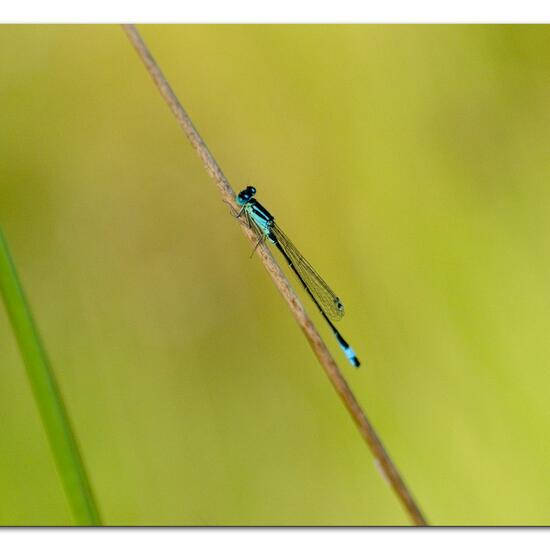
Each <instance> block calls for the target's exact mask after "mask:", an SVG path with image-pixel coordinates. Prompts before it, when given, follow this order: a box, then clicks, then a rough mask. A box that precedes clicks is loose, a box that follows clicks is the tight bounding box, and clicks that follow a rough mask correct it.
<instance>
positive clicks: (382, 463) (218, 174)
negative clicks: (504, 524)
mask: <svg viewBox="0 0 550 550" xmlns="http://www.w3.org/2000/svg"><path fill="white" fill-rule="evenodd" d="M122 27H123V29H124V31H125V32H126V34H127V36H128V39H129V40H130V42H131V43H132V44H133V46H134V48H135V49H136V51H137V53H138V55H139V57H140V58H141V60H142V61H143V63H144V65H145V68H146V69H147V71H148V72H149V74H150V76H151V78H152V79H153V81H154V83H155V84H156V86H157V87H158V89H159V91H160V93H161V95H162V97H164V99H165V101H166V103H168V106H169V107H170V109H171V111H172V113H173V114H174V116H175V117H176V119H177V121H178V122H179V124H180V126H181V127H182V129H183V131H184V132H185V135H186V136H187V138H188V139H189V141H190V142H191V145H192V146H193V147H194V148H195V151H196V152H197V154H198V155H199V157H200V158H201V160H202V163H203V165H204V168H205V169H206V171H207V172H208V174H209V175H210V177H211V178H212V179H213V180H214V182H215V183H216V186H217V187H218V190H219V191H220V194H221V196H222V199H223V200H224V201H225V202H227V203H229V204H232V205H234V206H235V207H236V203H235V192H234V191H233V189H232V187H231V186H230V185H229V182H228V181H227V178H226V177H225V176H224V174H223V172H222V170H221V168H220V166H219V165H218V163H217V162H216V160H215V159H214V157H213V156H212V153H211V152H210V151H209V149H208V147H207V146H206V143H205V142H204V141H203V139H202V138H201V136H200V134H199V133H198V131H197V129H196V128H195V126H194V125H193V122H192V121H191V118H190V117H189V115H188V114H187V112H186V111H185V109H184V108H183V106H182V105H181V103H180V102H179V100H178V98H177V97H176V94H175V93H174V91H173V90H172V88H171V86H170V84H169V83H168V81H167V80H166V78H165V76H164V75H163V74H162V71H161V70H160V67H159V66H158V64H157V63H156V61H155V60H154V58H153V56H152V55H151V53H150V51H149V49H148V48H147V46H146V45H145V42H144V41H143V39H142V38H141V36H140V34H139V32H138V30H137V29H136V28H135V26H134V25H122ZM241 227H242V229H243V231H244V232H245V234H246V235H247V237H248V239H249V240H250V242H251V243H252V244H254V245H256V241H257V236H256V235H255V233H254V232H253V231H252V230H251V229H250V228H248V227H247V226H246V225H244V224H241ZM256 250H257V254H258V256H259V257H260V258H261V260H262V262H263V264H264V266H265V268H266V269H267V271H268V273H269V274H270V275H271V278H272V279H273V282H274V283H275V286H276V287H277V289H278V290H279V292H280V293H281V294H282V296H283V298H284V299H285V301H286V303H287V304H288V307H289V309H290V311H291V313H292V315H293V316H294V318H295V319H296V322H297V323H298V325H299V326H300V328H301V329H302V332H303V333H304V335H305V337H306V339H307V340H308V342H309V344H310V345H311V347H312V349H313V352H314V353H315V355H316V356H317V359H318V360H319V363H321V366H322V367H323V369H324V370H325V372H326V374H327V376H328V378H329V380H330V382H331V383H332V385H333V387H334V389H335V390H336V392H337V393H338V395H339V396H340V398H341V399H342V401H343V402H344V405H345V406H346V408H347V409H348V411H349V413H350V415H351V417H352V418H353V420H354V422H355V424H356V425H357V427H358V428H359V432H360V433H361V435H362V437H363V439H364V440H365V441H366V443H367V445H368V446H369V448H370V450H371V452H372V453H373V455H374V457H375V461H376V463H377V465H378V466H379V468H380V470H381V471H382V474H383V477H384V478H385V479H386V481H388V482H389V484H390V485H391V487H392V489H393V490H394V492H395V494H396V496H397V497H398V499H399V500H400V501H401V503H402V505H403V506H404V508H405V510H406V511H407V513H408V514H409V516H410V518H411V520H412V522H413V523H414V524H415V525H427V521H426V519H425V518H424V516H423V515H422V512H421V511H420V509H419V507H418V505H417V504H416V502H415V500H414V498H413V496H412V494H411V491H410V490H409V489H408V487H407V486H406V485H405V482H404V481H403V479H402V478H401V476H400V474H399V472H398V471H397V468H396V467H395V465H394V464H393V462H392V460H391V458H390V457H389V455H388V453H387V452H386V450H385V448H384V446H383V444H382V442H381V441H380V438H379V437H378V435H377V433H376V431H375V430H374V428H373V426H372V424H371V423H370V421H369V419H368V418H367V416H366V415H365V413H364V411H363V409H362V408H361V406H360V405H359V403H358V401H357V399H356V398H355V396H354V395H353V392H352V391H351V389H350V387H349V386H348V384H347V382H346V380H345V378H344V377H343V375H342V373H341V372H340V369H339V368H338V366H337V364H336V362H335V361H334V359H333V358H332V356H331V354H330V352H329V350H328V348H327V346H326V344H325V343H324V341H323V339H322V338H321V336H320V335H319V332H318V331H317V329H316V328H315V326H314V325H313V322H312V321H311V319H310V318H309V316H308V314H307V312H306V310H305V309H304V306H303V305H302V303H301V302H300V300H299V299H298V297H297V296H296V293H295V292H294V290H293V288H292V287H291V285H290V282H289V281H288V279H287V277H286V275H285V274H284V273H283V271H282V270H281V268H280V267H279V265H278V264H277V263H276V262H275V260H274V258H273V256H272V254H271V252H270V250H269V248H268V247H267V245H265V244H262V245H260V246H258V247H257V249H256Z"/></svg>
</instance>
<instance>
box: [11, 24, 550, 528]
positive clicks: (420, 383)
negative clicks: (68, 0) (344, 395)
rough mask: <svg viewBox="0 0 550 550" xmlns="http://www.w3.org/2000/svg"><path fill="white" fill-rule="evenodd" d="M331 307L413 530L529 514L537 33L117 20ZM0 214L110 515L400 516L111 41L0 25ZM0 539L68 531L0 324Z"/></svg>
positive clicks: (541, 421) (537, 287) (538, 325)
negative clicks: (26, 528)
mask: <svg viewBox="0 0 550 550" xmlns="http://www.w3.org/2000/svg"><path fill="white" fill-rule="evenodd" d="M140 29H141V32H142V34H143V36H144V38H145V40H146V41H147V42H148V44H149V47H150V48H151V49H152V51H153V53H154V55H155V56H156V58H157V60H158V61H159V63H160V65H161V66H162V68H163V69H164V71H165V73H166V75H167V77H168V78H169V80H170V81H171V83H172V85H173V87H174V89H175V91H176V93H177V94H178V95H179V97H180V99H181V101H182V103H183V104H184V106H185V107H186V108H187V110H188V111H189V113H190V115H191V116H192V117H193V119H194V121H195V123H196V125H197V127H198V129H199V131H200V132H201V133H202V135H203V137H204V139H205V140H206V142H207V143H208V144H209V146H210V148H211V150H212V152H213V153H214V155H215V157H216V158H217V160H218V161H219V162H220V164H221V165H222V167H223V169H224V172H225V173H226V175H227V177H228V178H229V180H230V182H231V183H232V184H233V186H234V187H235V188H236V189H237V190H239V189H240V188H242V187H244V186H246V185H254V186H256V187H257V189H258V198H259V200H260V201H262V202H263V203H264V204H265V205H266V206H267V207H268V208H269V209H270V210H271V211H272V212H273V213H274V214H275V215H276V216H277V219H278V221H279V223H280V225H281V226H282V227H283V228H284V230H285V231H286V232H287V233H288V234H289V235H290V236H291V237H292V239H293V240H294V241H295V243H296V244H297V245H298V246H299V248H300V249H301V250H302V251H303V252H304V254H305V255H306V256H307V257H308V259H309V260H310V261H311V262H312V264H313V265H314V266H315V267H316V268H318V270H319V271H320V273H321V274H322V275H323V276H324V277H326V279H327V281H328V282H329V283H330V284H331V285H332V286H333V287H334V289H335V290H336V291H337V292H338V294H339V295H340V296H341V297H342V299H343V301H344V303H345V304H346V308H347V315H346V317H345V319H344V320H343V321H342V323H341V325H340V327H341V329H342V332H343V334H344V335H345V336H346V337H347V338H348V339H349V340H350V342H352V344H353V345H354V347H355V348H356V350H357V352H358V354H359V356H360V357H361V359H362V360H363V367H362V368H361V369H359V370H353V369H352V368H350V367H348V366H347V364H346V362H345V358H344V357H343V355H342V354H341V352H340V351H339V349H338V347H337V345H336V344H335V342H334V339H333V338H332V336H331V335H330V332H329V331H328V330H327V328H326V327H325V325H324V323H323V322H322V319H320V318H319V315H317V313H316V312H315V311H314V308H313V307H311V305H310V303H309V302H308V301H307V300H305V298H304V301H305V303H306V306H307V307H308V309H309V310H310V311H311V313H312V315H313V317H314V319H315V320H316V321H317V322H318V326H319V329H320V330H321V331H322V334H324V335H326V337H327V343H328V344H329V345H330V346H331V349H333V350H334V354H335V357H336V358H337V360H338V361H339V363H340V364H341V366H342V369H344V372H345V374H346V376H347V378H348V380H349V382H350V384H351V386H352V388H353V389H354V391H355V392H356V394H357V396H358V397H359V399H360V401H361V403H362V404H363V405H364V407H365V408H366V411H367V414H368V415H369V416H370V418H371V419H372V421H373V422H374V424H375V426H376V428H377V429H378V430H379V433H380V435H381V437H382V439H383V440H384V442H385V444H386V445H387V447H388V450H389V452H390V454H391V455H392V457H393V459H394V460H395V462H396V464H397V466H398V467H399V468H400V470H401V471H402V473H403V475H404V477H405V479H406V481H407V482H408V483H409V484H410V486H411V488H412V491H413V493H414V495H415V496H416V498H417V499H418V502H419V504H420V506H421V508H422V509H423V510H424V512H425V513H426V515H427V517H428V519H429V520H430V521H431V522H432V523H434V524H446V525H458V524H468V525H478V524H490V525H505V524H526V525H531V524H549V523H550V467H549V462H550V437H549V433H550V410H549V406H548V388H549V387H550V368H549V366H550V338H549V336H548V332H549V329H550V282H549V281H550V256H549V254H548V250H549V247H550V218H549V216H548V212H549V209H550V187H549V185H548V181H549V179H548V174H549V172H550V154H549V151H550V131H549V128H550V28H548V27H545V26H239V25H236V26H159V25H157V26H141V27H140ZM0 67H1V77H0V102H1V106H2V107H1V113H2V115H1V116H2V131H1V132H0V159H1V160H0V223H1V224H2V226H3V228H4V231H5V233H6V237H7V239H8V240H9V242H10V245H11V248H12V252H13V254H14V257H15V260H16V262H17V265H18V269H19V271H20V274H21V277H22V280H23V283H24V285H25V287H26V291H27V294H28V297H29V300H30V302H31V305H32V307H33V310H34V314H35V317H36V320H37V322H38V325H39V328H40V331H41V334H42V336H43V339H44V341H45V344H46V347H47V350H48V353H49V355H50V358H51V360H52V364H53V366H54V368H55V371H56V374H57V377H58V380H59V383H60V386H61V388H62V391H63V394H64V396H65V399H66V402H67V406H68V408H69V411H70V414H71V418H72V421H73V424H74V426H75V430H76V432H77V435H78V439H79V441H80V444H81V448H82V451H83V454H84V458H85V461H86V464H87V466H88V469H89V472H90V476H91V480H92V482H93V485H94V488H95V492H96V496H97V498H98V501H99V505H100V508H101V511H102V515H103V518H104V520H105V522H106V523H108V524H111V525H115V524H128V525H143V524H146V525H167V524H178V525H216V524H225V525H299V524H310V525H401V524H408V523H409V521H408V519H407V516H406V515H405V513H404V512H403V511H402V509H401V506H400V504H399V503H398V502H397V500H396V498H395V497H394V495H393V494H392V492H391V491H390V489H389V487H388V486H387V485H386V484H385V482H384V481H383V480H382V478H381V477H380V475H379V473H378V471H377V470H376V468H375V466H374V464H373V460H372V457H371V455H370V453H369V451H368V449H367V448H366V446H365V444H364V442H363V441H362V440H361V438H360V437H359V435H358V433H357V430H356V428H355V426H354V424H353V423H352V421H351V419H350V418H349V416H348V414H347V412H346V411H345V410H344V408H343V406H342V405H341V403H340V400H339V399H338V397H337V396H336V394H335V393H334V391H333V390H332V388H331V386H330V384H329V383H328V381H327V379H326V377H325V375H324V373H323V372H322V370H321V368H320V366H319V364H318V363H317V362H316V360H315V358H314V356H313V354H312V353H311V351H310V349H309V346H308V344H307V343H306V341H305V340H304V338H303V336H302V335H301V332H300V330H298V329H297V327H296V325H295V322H294V320H293V319H292V317H291V316H290V314H289V312H288V310H287V309H286V307H285V305H284V303H283V301H282V299H281V298H280V296H279V295H278V294H277V292H276V291H275V289H274V287H273V285H272V283H271V281H270V279H269V277H268V276H266V273H265V272H264V269H263V267H262V265H261V263H260V261H259V260H258V259H257V258H254V259H252V260H250V259H249V256H250V248H251V247H250V244H249V243H248V242H247V241H246V240H245V239H244V238H243V236H242V235H241V232H240V229H239V227H238V225H237V224H236V222H235V221H234V220H233V219H232V218H231V216H229V214H228V212H227V208H226V206H225V205H224V204H223V203H222V202H221V201H220V199H219V195H218V193H217V191H216V189H215V188H214V186H213V184H212V182H211V180H210V179H209V178H208V176H207V175H206V173H205V172H204V170H203V169H202V167H201V164H200V162H199V161H198V159H197V158H196V155H195V152H194V151H193V150H192V148H191V147H190V146H189V144H188V143H187V141H186V139H185V138H184V136H183V134H182V132H181V130H180V128H179V127H178V125H177V124H176V122H175V120H174V119H173V117H172V115H171V114H170V112H169V110H168V108H167V107H166V105H165V104H164V102H163V100H162V99H161V98H160V96H159V94H158V92H157V90H156V89H155V88H154V86H153V84H152V82H151V80H150V78H149V76H148V75H147V74H146V72H145V70H144V68H143V66H142V64H141V62H140V61H139V59H138V58H137V56H136V54H135V52H134V50H133V48H132V47H131V45H130V44H129V42H128V40H127V39H126V37H125V35H124V33H123V32H122V30H121V29H120V28H119V27H118V26H93V25H89V26H2V27H0ZM0 346H1V347H0V353H1V355H0V361H1V363H0V366H1V369H0V421H1V426H2V429H1V430H0V487H1V490H0V523H1V524H16V525H25V524H27V525H28V524H30V525H34V524H43V525H58V524H67V523H71V521H72V519H71V516H70V513H69V509H68V506H67V504H66V501H65V497H64V494H63V492H62V489H61V485H60V483H59V479H58V477H57V473H56V470H55V466H54V463H53V459H52V456H51V453H50V450H49V448H48V445H47V442H46V438H45V435H44V432H43V430H42V426H41V423H40V419H39V416H38V413H37V410H36V407H35V404H34V402H33V399H32V395H31V392H30V388H29V385H28V382H27V380H26V377H25V373H24V368H23V365H22V361H21V359H20V356H19V353H18V350H17V348H16V346H15V341H14V338H13V335H12V332H11V329H10V327H9V325H8V322H7V318H6V315H5V313H3V312H2V313H1V314H0Z"/></svg>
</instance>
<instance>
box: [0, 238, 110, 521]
mask: <svg viewBox="0 0 550 550" xmlns="http://www.w3.org/2000/svg"><path fill="white" fill-rule="evenodd" d="M0 293H1V294H2V296H3V298H4V303H5V305H6V309H7V311H8V316H9V319H10V321H11V325H12V328H13V331H14V333H15V336H16V339H17V343H18V345H19V349H20V351H21V355H22V356H23V360H24V362H25V366H26V368H27V375H28V377H29V380H30V383H31V386H32V390H33V393H34V397H35V399H36V403H37V405H38V410H39V412H40V416H41V417H42V422H43V424H44V428H45V430H46V434H47V436H48V440H49V442H50V446H51V449H52V452H53V454H54V458H55V462H56V464H57V468H58V471H59V475H60V477H61V480H62V483H63V487H64V489H65V494H66V496H67V499H68V501H69V505H70V508H71V510H72V514H73V518H74V520H75V522H76V523H77V524H78V525H99V524H100V523H101V520H100V517H99V512H98V509H97V506H96V504H95V501H94V497H93V494H92V490H91V486H90V483H89V481H88V477H87V475H86V471H85V469H84V464H83V462H82V459H81V457H80V453H79V451H78V446H77V443H76V440H75V437H74V435H73V432H72V430H71V426H70V422H69V418H68V416H67V413H66V410H65V407H64V405H63V400H62V398H61V394H60V392H59V389H58V387H57V384H56V381H55V377H54V374H53V372H52V370H51V368H50V364H49V362H48V359H47V357H46V353H45V351H44V348H43V346H42V343H41V342H40V338H39V336H38V331H37V329H36V326H35V324H34V321H33V318H32V315H31V311H30V308H29V305H28V303H27V301H26V299H25V295H24V293H23V288H22V285H21V283H20V281H19V278H18V276H17V272H16V270H15V265H14V262H13V260H12V258H11V255H10V252H9V249H8V245H7V242H6V240H5V239H4V236H3V234H2V230H1V229H0Z"/></svg>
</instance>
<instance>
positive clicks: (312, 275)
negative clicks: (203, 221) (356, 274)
mask: <svg viewBox="0 0 550 550" xmlns="http://www.w3.org/2000/svg"><path fill="white" fill-rule="evenodd" d="M271 230H272V232H273V233H274V235H275V237H276V238H277V240H278V241H279V243H280V245H281V247H282V248H283V249H284V251H285V252H286V253H287V255H288V257H289V258H290V259H291V261H292V263H293V265H294V267H295V269H296V271H297V272H298V273H299V274H300V277H302V279H303V280H304V281H305V283H306V284H307V286H308V287H309V289H310V290H311V293H312V294H313V295H314V296H315V299H316V300H317V301H318V302H319V305H320V306H321V308H322V309H323V311H324V312H325V314H326V315H327V317H329V319H332V320H333V321H338V320H339V319H341V318H342V317H343V315H344V304H343V303H342V302H341V301H340V299H339V298H338V296H336V294H334V292H333V291H332V290H331V288H330V287H329V286H328V285H327V283H325V281H324V280H323V279H322V278H321V276H320V275H319V274H318V273H317V272H316V271H315V269H313V267H312V266H311V264H310V263H309V262H308V261H307V260H306V259H305V258H304V257H303V256H302V255H301V254H300V252H298V249H297V248H296V247H295V246H294V245H293V244H292V241H291V240H290V239H289V238H288V237H287V236H286V235H285V234H284V233H283V232H282V231H281V229H280V228H279V226H278V225H277V224H275V223H274V224H273V226H272V228H271Z"/></svg>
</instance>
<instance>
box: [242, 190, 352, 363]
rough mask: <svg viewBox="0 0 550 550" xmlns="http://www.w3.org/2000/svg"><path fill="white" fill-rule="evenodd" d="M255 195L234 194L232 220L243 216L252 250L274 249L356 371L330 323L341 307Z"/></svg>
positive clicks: (250, 192)
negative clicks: (266, 243) (254, 236)
mask: <svg viewBox="0 0 550 550" xmlns="http://www.w3.org/2000/svg"><path fill="white" fill-rule="evenodd" d="M255 194H256V189H255V188H254V187H251V186H248V187H247V188H246V189H244V190H243V191H241V192H240V193H239V194H238V196H237V204H238V205H239V206H241V209H240V211H239V212H238V213H237V214H235V215H236V217H237V218H240V217H241V216H244V218H245V219H246V221H247V223H248V225H249V226H250V227H251V228H252V229H253V230H254V231H255V233H256V234H257V236H258V244H257V245H256V246H258V245H259V244H260V243H262V242H264V241H265V240H266V239H267V240H268V241H269V242H271V243H273V244H274V245H275V246H276V247H277V249H278V250H279V252H280V253H281V254H282V255H283V256H284V258H285V260H286V261H287V263H288V265H289V266H290V268H291V269H292V271H294V273H295V274H296V276H297V277H298V279H299V280H300V282H301V283H302V285H303V287H304V288H305V290H306V292H307V293H308V294H309V296H310V297H311V299H312V300H313V301H314V302H315V305H316V306H317V307H318V308H319V311H320V312H321V315H322V316H323V317H324V319H325V321H326V322H327V323H328V324H329V326H330V328H331V329H332V332H333V333H334V336H336V340H337V341H338V344H340V347H341V348H342V350H343V351H344V353H345V355H346V357H347V358H348V360H349V362H350V363H351V364H352V365H353V366H354V367H358V366H359V365H360V363H359V359H357V356H356V355H355V352H354V351H353V349H351V347H350V346H349V344H348V343H347V342H346V341H345V340H344V338H343V337H342V335H341V334H340V332H338V329H337V328H336V327H335V326H334V324H333V321H338V320H339V319H341V318H342V316H343V315H344V304H343V303H342V302H341V301H340V298H338V296H336V294H334V292H333V291H332V290H331V289H330V287H329V286H328V285H327V283H325V281H323V279H322V278H321V277H320V275H319V274H318V273H317V272H316V271H315V270H314V269H313V267H311V264H310V263H309V262H308V261H307V260H306V259H305V258H304V257H303V256H302V255H301V254H300V252H298V249H297V248H296V247H295V246H294V245H293V244H292V242H291V241H290V239H289V238H288V237H287V236H286V235H285V234H284V233H283V232H282V231H281V229H280V228H279V226H278V225H277V224H276V223H275V219H274V217H273V216H272V215H271V214H270V213H269V212H268V211H267V210H266V209H265V208H264V207H263V206H262V205H261V204H260V203H259V202H258V201H257V200H256V199H255V198H254V195H255Z"/></svg>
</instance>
